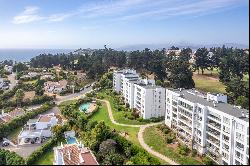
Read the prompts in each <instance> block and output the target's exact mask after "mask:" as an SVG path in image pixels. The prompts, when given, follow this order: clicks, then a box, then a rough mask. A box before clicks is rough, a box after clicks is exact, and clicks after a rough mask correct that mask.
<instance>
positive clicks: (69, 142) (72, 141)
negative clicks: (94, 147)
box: [67, 137, 77, 144]
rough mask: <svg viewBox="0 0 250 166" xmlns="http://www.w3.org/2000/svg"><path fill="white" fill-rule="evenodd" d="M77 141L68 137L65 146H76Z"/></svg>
mask: <svg viewBox="0 0 250 166" xmlns="http://www.w3.org/2000/svg"><path fill="white" fill-rule="evenodd" d="M76 143H77V140H76V138H75V137H68V138H67V144H76Z"/></svg>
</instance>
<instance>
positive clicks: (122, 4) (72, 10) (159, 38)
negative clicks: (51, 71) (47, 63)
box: [0, 0, 249, 49]
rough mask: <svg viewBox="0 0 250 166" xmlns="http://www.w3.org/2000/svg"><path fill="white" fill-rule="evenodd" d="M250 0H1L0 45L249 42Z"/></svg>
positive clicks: (67, 46)
mask: <svg viewBox="0 0 250 166" xmlns="http://www.w3.org/2000/svg"><path fill="white" fill-rule="evenodd" d="M248 5H249V1H248V0H189V1H183V0H84V1H83V0H74V1H70V2H69V1H68V0H53V1H51V0H43V1H41V0H0V25H1V26H0V48H74V49H75V48H79V47H90V48H102V47H103V45H104V44H107V45H109V46H110V47H112V48H120V47H125V46H128V45H139V44H154V45H157V44H167V43H182V44H184V45H185V44H186V45H191V44H204V45H206V44H224V43H235V44H242V45H244V46H248V45H249V41H248V36H249V31H248V30H249V21H248V12H249V8H248Z"/></svg>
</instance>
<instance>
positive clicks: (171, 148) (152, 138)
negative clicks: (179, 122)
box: [143, 124, 213, 165]
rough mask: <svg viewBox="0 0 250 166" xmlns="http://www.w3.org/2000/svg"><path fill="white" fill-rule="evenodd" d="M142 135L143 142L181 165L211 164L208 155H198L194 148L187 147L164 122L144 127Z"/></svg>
mask: <svg viewBox="0 0 250 166" xmlns="http://www.w3.org/2000/svg"><path fill="white" fill-rule="evenodd" d="M143 137H144V140H145V143H146V144H148V145H149V146H150V147H151V148H152V149H154V150H155V151H157V152H159V153H161V154H163V155H165V156H167V157H169V158H170V159H172V160H173V161H175V162H177V163H180V164H181V165H211V164H213V162H212V160H211V159H209V158H208V157H201V156H199V155H198V154H197V151H196V150H195V149H193V150H192V149H189V147H187V146H186V145H184V144H182V143H181V142H179V141H178V140H177V139H176V134H175V133H174V131H172V130H171V129H169V128H168V127H167V126H166V125H165V124H162V125H158V126H152V127H148V128H146V129H145V131H144V133H143Z"/></svg>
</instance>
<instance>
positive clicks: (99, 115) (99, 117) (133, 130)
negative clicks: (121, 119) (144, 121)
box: [91, 103, 168, 165]
mask: <svg viewBox="0 0 250 166" xmlns="http://www.w3.org/2000/svg"><path fill="white" fill-rule="evenodd" d="M91 120H95V121H98V122H99V121H104V122H105V124H106V125H108V126H109V127H110V128H112V129H115V130H116V131H119V132H128V134H129V136H128V137H126V138H127V139H128V140H130V141H131V142H133V143H134V144H136V145H138V146H140V147H141V145H140V143H139V141H138V139H137V133H138V132H139V128H138V127H124V126H118V125H115V124H113V123H112V122H111V120H110V118H109V115H108V110H107V106H106V104H105V103H102V106H101V108H100V110H99V111H98V112H96V113H95V114H94V115H93V116H92V117H91ZM159 160H160V162H161V164H162V165H167V164H168V163H166V162H165V161H163V160H161V159H159Z"/></svg>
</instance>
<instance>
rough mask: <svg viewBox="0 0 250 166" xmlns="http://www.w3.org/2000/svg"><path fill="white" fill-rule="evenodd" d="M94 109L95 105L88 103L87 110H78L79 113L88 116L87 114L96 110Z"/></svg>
mask: <svg viewBox="0 0 250 166" xmlns="http://www.w3.org/2000/svg"><path fill="white" fill-rule="evenodd" d="M96 107H97V105H96V103H93V102H91V103H89V108H88V109H87V110H86V111H85V112H84V111H83V110H81V108H79V109H80V111H82V112H84V113H87V114H88V113H91V112H93V111H94V110H95V109H96Z"/></svg>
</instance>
